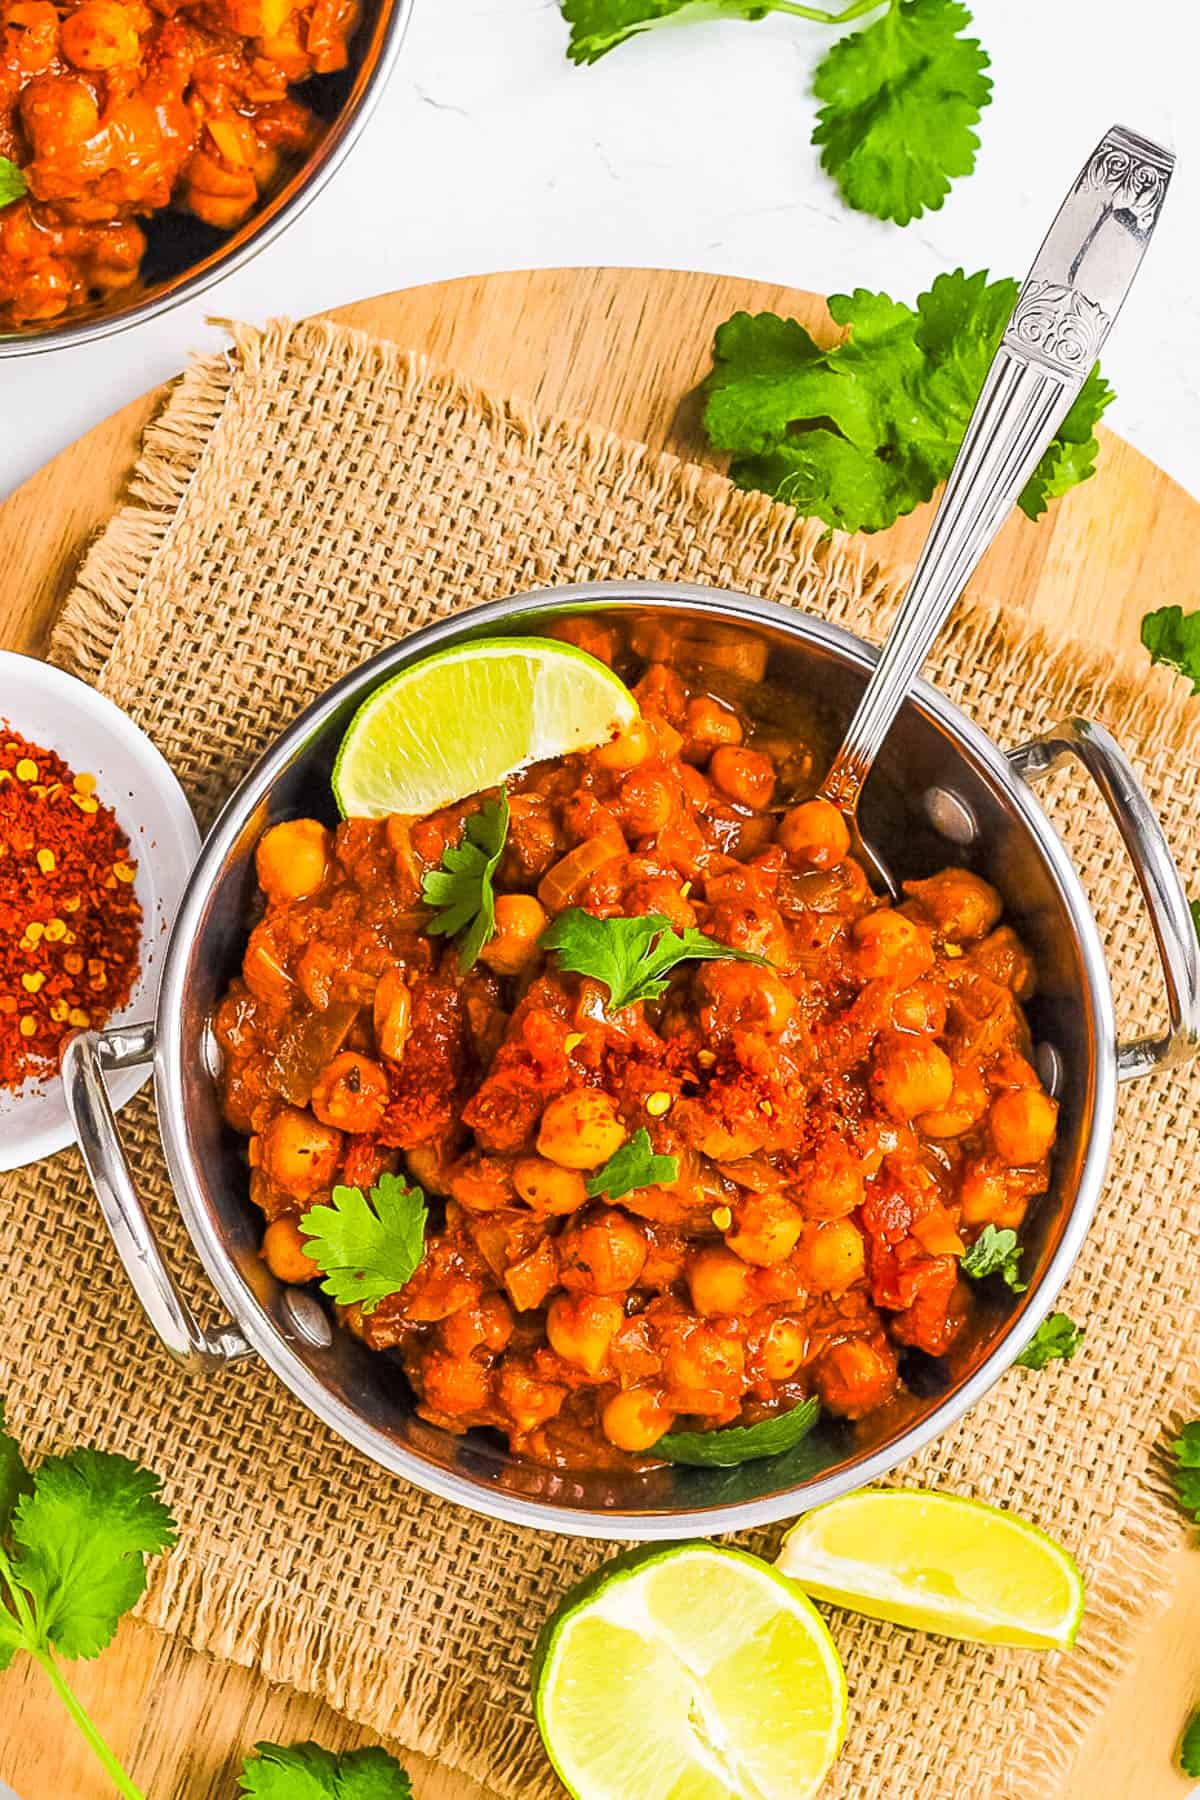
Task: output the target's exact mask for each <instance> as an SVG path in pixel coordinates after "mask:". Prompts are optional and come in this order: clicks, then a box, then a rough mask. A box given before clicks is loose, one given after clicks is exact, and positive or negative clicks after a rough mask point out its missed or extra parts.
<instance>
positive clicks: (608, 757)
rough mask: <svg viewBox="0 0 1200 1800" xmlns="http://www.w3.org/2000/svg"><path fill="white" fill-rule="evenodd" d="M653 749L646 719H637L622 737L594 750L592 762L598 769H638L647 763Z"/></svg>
mask: <svg viewBox="0 0 1200 1800" xmlns="http://www.w3.org/2000/svg"><path fill="white" fill-rule="evenodd" d="M652 748H653V740H652V737H651V733H650V728H649V726H648V725H647V723H646V721H645V719H642V718H637V719H635V720H634V721H633V723H632V724H631V725H630V726H629V727H628V729H627V730H625V731H623V732H622V733H621V735H620V737H615V738H613V739H612V740H611V742H609V743H607V744H601V745H600V748H599V749H598V750H593V751H592V761H593V763H594V764H595V765H596V767H597V768H598V769H610V770H620V769H636V768H639V767H640V766H641V764H642V763H644V762H645V760H646V758H647V757H648V756H649V754H650V752H651V749H652Z"/></svg>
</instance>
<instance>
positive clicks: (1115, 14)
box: [0, 0, 1200, 494]
mask: <svg viewBox="0 0 1200 1800" xmlns="http://www.w3.org/2000/svg"><path fill="white" fill-rule="evenodd" d="M974 13H975V21H976V28H977V31H978V34H979V36H980V37H981V38H982V39H983V41H984V43H985V44H986V46H987V48H988V50H989V51H990V53H991V56H992V62H993V71H992V72H993V76H994V79H995V83H996V95H995V99H994V102H993V104H992V106H991V107H990V108H989V109H988V111H987V112H986V113H985V115H984V119H983V125H982V137H983V149H982V152H981V155H980V158H979V163H978V166H977V168H976V172H975V174H974V176H972V177H971V178H970V179H968V180H966V181H962V182H959V183H957V184H956V185H955V188H954V191H953V193H952V196H951V198H950V200H949V201H948V202H947V204H946V206H945V207H944V209H943V210H942V211H941V212H939V213H930V214H927V215H926V216H925V217H924V218H923V219H921V220H919V221H917V222H916V223H915V224H912V225H910V226H908V227H907V228H906V229H904V230H900V229H898V228H897V227H895V226H892V225H886V224H880V223H878V222H876V221H874V220H871V219H868V218H865V217H864V216H862V215H861V214H858V213H852V212H850V211H848V210H847V209H846V208H845V207H844V206H843V205H842V204H841V202H840V200H839V198H838V195H837V193H836V190H835V189H834V188H833V187H832V186H831V185H830V183H829V182H828V181H827V180H826V178H825V177H824V176H823V175H822V173H821V171H820V168H819V167H818V163H817V157H816V153H815V152H814V150H813V149H812V147H811V145H810V143H809V141H808V140H809V136H810V132H811V128H812V118H813V112H814V105H813V102H812V101H811V99H810V98H809V95H808V92H807V89H808V81H809V75H810V72H811V69H812V66H813V64H814V62H815V61H816V60H817V58H818V57H819V55H820V54H821V51H822V46H823V45H824V44H825V43H826V42H827V41H828V38H829V32H828V29H827V28H825V27H822V26H819V25H813V24H808V23H806V22H804V21H801V20H799V19H794V18H786V17H772V18H769V19H767V20H765V21H763V22H762V23H759V24H755V25H746V24H739V23H721V24H715V25H712V24H710V25H704V26H694V27H689V28H688V29H687V30H680V31H666V32H658V33H655V34H653V35H652V36H648V37H646V38H643V39H642V40H641V41H640V42H637V43H634V44H631V45H628V46H626V47H625V48H623V49H622V50H620V51H618V52H616V53H614V54H613V55H611V56H610V57H608V58H607V59H606V60H605V61H604V62H602V63H600V64H598V65H597V66H595V67H593V68H590V69H575V68H573V67H572V66H571V65H570V64H569V63H568V62H567V60H566V58H565V56H564V53H563V52H564V44H565V28H564V26H563V24H562V20H561V17H560V15H559V10H558V6H557V4H556V0H416V9H415V15H414V17H413V21H412V25H411V28H410V31H409V35H408V40H407V43H406V46H405V49H404V52H403V55H402V60H401V63H400V66H399V68H398V70H397V72H396V74H395V76H394V78H393V80H392V83H391V86H390V87H389V89H388V91H387V93H386V94H385V95H384V97H383V99H382V101H381V103H380V106H379V109H378V110H377V112H376V114H375V117H374V118H373V119H372V121H371V123H370V125H369V126H368V128H367V130H366V132H365V134H364V136H363V137H362V138H361V139H360V141H359V143H358V144H357V146H356V147H355V149H354V151H353V152H352V154H351V156H350V158H349V160H348V162H347V163H346V164H345V165H344V166H343V168H342V169H341V170H340V171H339V173H338V174H337V175H336V176H335V177H334V179H333V181H332V182H331V184H330V185H329V186H328V187H327V188H326V189H325V191H324V193H323V194H322V195H321V196H320V198H319V199H318V200H317V201H316V203H315V204H314V205H313V206H312V207H311V208H310V209H309V210H308V212H306V213H305V214H304V216H303V217H302V218H301V219H300V220H299V221H298V222H297V223H296V224H295V225H294V226H293V227H292V228H291V229H290V230H289V231H288V232H287V233H285V235H284V236H283V237H282V238H281V239H280V240H279V241H278V242H277V243H275V244H274V245H273V246H272V247H271V248H270V249H268V250H266V251H265V252H264V253H263V254H262V255H261V256H259V257H258V258H257V259H256V260H254V261H253V262H251V263H250V264H249V265H248V266H247V267H245V268H243V269H242V270H240V271H239V272H238V273H236V274H235V275H233V276H230V277H229V278H228V279H226V280H225V281H224V282H222V283H220V284H219V285H218V286H217V287H215V288H212V289H210V290H209V292H208V293H207V294H206V295H204V296H203V297H202V298H201V299H200V300H199V301H197V302H195V303H194V304H192V305H190V306H187V307H183V308H180V309H177V310H176V311H175V312H173V313H170V314H168V315H167V316H166V317H165V318H162V319H159V320H156V321H154V322H152V323H151V324H149V325H145V326H142V327H140V328H138V329H137V330H134V331H130V332H126V333H124V334H123V335H121V336H118V337H115V338H109V339H107V340H106V341H104V342H102V343H99V344H96V345H93V346H90V347H86V348H81V349H75V350H63V351H58V352H56V353H52V354H47V355H44V356H38V357H32V358H24V359H21V360H17V361H8V362H0V494H3V493H7V492H8V491H9V490H10V489H11V488H13V487H14V486H16V485H17V483H18V482H20V481H22V480H23V479H24V478H25V476H27V475H28V474H30V473H31V472H32V471H33V470H34V469H35V468H37V467H38V466H39V465H40V464H41V463H42V462H44V461H45V460H46V459H47V458H49V457H50V456H52V455H53V454H54V453H55V452H56V451H57V450H59V449H61V448H62V447H63V446H64V445H66V444H67V443H69V442H70V441H71V440H73V439H74V438H75V437H77V436H79V435H80V434H81V433H82V432H84V431H86V430H87V429H88V427H89V426H90V425H92V424H94V423H95V422H96V421H98V420H99V419H101V418H103V417H104V416H105V415H106V414H107V413H109V412H111V411H113V410H114V408H116V407H118V406H119V405H121V404H122V403H123V402H124V401H126V400H128V399H130V398H132V397H133V396H134V395H136V394H137V393H139V392H141V391H142V390H144V389H145V388H147V387H149V386H150V385H152V384H153V383H155V382H158V381H160V380H162V379H163V378H165V377H167V376H169V375H171V374H173V373H174V372H175V371H176V370H177V369H178V368H180V367H181V365H182V364H183V362H184V361H185V359H186V357H187V355H188V353H189V351H191V350H193V349H195V348H203V347H212V346H214V345H215V344H217V343H218V342H219V341H220V340H219V334H218V333H217V332H216V331H215V330H214V329H213V328H212V327H211V326H209V325H207V324H206V315H209V314H213V313H217V314H222V315H224V316H225V317H229V316H231V315H239V316H241V317H243V318H249V319H262V318H265V317H267V316H269V315H270V314H272V313H280V312H287V313H291V314H293V315H295V314H303V313H307V312H312V311H315V310H317V309H318V308H321V307H325V306H331V305H336V304H338V303H339V302H343V301H349V300H355V299H360V298H363V297H365V296H366V295H369V294H372V293H377V292H381V291H384V290H387V289H390V288H396V287H405V286H409V285H413V284H416V283H420V282H427V281H434V280H438V279H441V278H444V277H448V276H453V275H461V274H470V273H475V272H479V271H482V270H492V269H511V268H523V267H530V266H535V265H542V266H550V265H558V264H586V263H611V264H624V265H657V266H663V267H672V268H686V269H708V270H713V271H718V272H722V273H730V274H741V275H749V276H756V277H760V278H762V279H766V280H771V281H780V282H788V283H791V284H794V285H796V286H801V287H808V288H813V289H816V290H818V291H825V292H833V291H837V290H838V289H841V288H844V287H847V286H850V287H852V286H856V285H863V286H878V287H884V288H886V289H887V290H888V291H889V292H891V293H893V294H894V295H896V296H897V297H898V298H904V299H911V298H912V297H913V295H914V294H915V293H916V292H917V291H919V289H920V288H921V287H922V286H923V285H925V284H927V283H928V281H929V280H930V279H931V278H932V276H934V275H935V274H937V273H938V271H939V270H942V269H946V268H953V267H956V266H957V265H959V264H962V265H965V266H966V267H967V268H968V269H976V268H980V267H989V268H991V269H992V270H993V271H995V272H997V273H1005V274H1021V273H1022V272H1023V271H1024V269H1025V267H1026V266H1027V264H1028V261H1029V259H1030V256H1031V254H1032V252H1033V250H1034V249H1035V248H1036V245H1037V242H1038V240H1039V238H1040V235H1041V230H1042V227H1043V225H1044V224H1045V222H1046V221H1047V218H1048V215H1049V213H1050V212H1051V211H1052V209H1053V207H1054V205H1055V203H1056V202H1057V200H1058V198H1059V196H1060V195H1061V194H1062V193H1063V192H1064V191H1065V189H1066V186H1067V184H1068V183H1069V181H1070V179H1071V177H1072V176H1073V175H1074V173H1075V171H1076V169H1077V167H1078V166H1079V164H1080V162H1081V161H1082V159H1083V156H1084V155H1085V153H1086V152H1087V150H1088V149H1089V148H1090V146H1091V145H1092V143H1093V142H1094V141H1095V140H1096V139H1097V138H1098V137H1099V136H1100V135H1101V133H1102V132H1103V130H1104V129H1105V128H1106V127H1107V126H1108V125H1109V124H1111V123H1112V122H1113V121H1114V120H1119V121H1121V122H1122V123H1124V124H1127V125H1130V126H1133V127H1134V128H1136V129H1138V130H1140V131H1143V132H1145V133H1146V134H1147V135H1149V136H1151V137H1158V138H1160V139H1162V140H1163V141H1165V142H1167V143H1169V144H1171V145H1173V147H1174V148H1175V149H1176V151H1177V152H1178V154H1179V156H1180V159H1181V164H1180V169H1179V171H1178V173H1177V176H1176V181H1175V187H1174V189H1173V192H1172V194H1171V198H1170V201H1169V204H1168V208H1167V210H1166V212H1165V213H1164V216H1163V220H1162V223H1161V224H1160V226H1159V231H1158V236H1157V239H1156V242H1155V244H1154V247H1153V249H1152V252H1151V254H1150V256H1149V257H1148V259H1147V262H1146V264H1145V267H1144V268H1143V271H1142V274H1141V276H1140V278H1139V282H1138V286H1137V289H1136V292H1135V293H1134V295H1133V297H1132V299H1131V300H1130V302H1129V305H1128V308H1127V310H1126V313H1125V315H1124V317H1123V318H1122V321H1121V324H1120V326H1119V328H1118V330H1117V332H1116V334H1115V336H1114V339H1113V341H1112V344H1111V346H1110V349H1109V351H1108V352H1107V353H1106V356H1105V367H1106V369H1107V371H1108V374H1109V375H1110V377H1111V378H1112V379H1113V381H1114V382H1115V384H1116V387H1117V390H1118V400H1117V402H1116V404H1115V405H1114V407H1113V408H1112V410H1111V412H1110V414H1109V420H1110V423H1111V424H1113V425H1114V426H1115V427H1116V429H1117V430H1119V431H1121V432H1122V433H1123V434H1124V435H1125V436H1126V437H1128V438H1130V439H1131V440H1132V441H1133V442H1134V443H1135V444H1137V445H1138V446H1139V447H1140V448H1141V449H1143V450H1144V451H1146V452H1147V454H1149V455H1150V456H1152V457H1154V458H1155V460H1156V461H1157V462H1159V463H1160V464H1162V465H1163V467H1165V468H1166V469H1168V470H1169V471H1170V472H1171V473H1172V474H1173V475H1174V476H1176V477H1177V479H1179V480H1180V481H1181V482H1183V483H1184V485H1185V486H1187V487H1189V488H1190V489H1191V490H1192V491H1193V492H1196V493H1200V430H1198V429H1197V417H1198V403H1200V281H1198V279H1197V278H1198V276H1200V253H1198V250H1197V219H1198V218H1200V101H1198V99H1197V95H1196V87H1195V78H1196V67H1197V59H1198V53H1200V23H1198V21H1200V13H1198V12H1197V10H1196V8H1195V7H1194V4H1193V0H1141V3H1140V4H1134V3H1133V0H1049V3H1047V0H974Z"/></svg>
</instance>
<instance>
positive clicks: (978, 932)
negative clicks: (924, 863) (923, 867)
mask: <svg viewBox="0 0 1200 1800" xmlns="http://www.w3.org/2000/svg"><path fill="white" fill-rule="evenodd" d="M904 891H905V893H906V894H908V895H909V897H910V898H911V899H913V900H915V901H916V902H917V904H918V905H919V906H920V908H921V910H922V912H924V913H925V914H927V916H928V917H929V918H931V919H932V920H933V923H934V925H935V926H936V928H937V930H938V931H939V932H940V934H941V936H942V937H943V938H945V939H946V940H947V942H949V943H951V944H969V943H973V942H974V941H975V939H976V938H981V937H986V936H987V934H988V932H989V931H990V930H991V929H992V927H993V925H995V924H997V923H998V922H999V919H1000V914H1001V913H1002V912H1003V910H1004V903H1003V901H1002V900H1001V898H1000V896H999V894H998V893H997V892H996V890H995V888H994V887H993V886H992V885H991V883H990V882H988V881H984V880H983V879H982V878H981V877H980V876H978V875H972V874H971V873H970V871H969V870H967V869H943V870H942V871H941V872H940V873H939V874H937V875H931V876H930V877H929V879H928V880H927V881H906V882H905V883H904Z"/></svg>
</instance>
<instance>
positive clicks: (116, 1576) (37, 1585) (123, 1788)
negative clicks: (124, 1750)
mask: <svg viewBox="0 0 1200 1800" xmlns="http://www.w3.org/2000/svg"><path fill="white" fill-rule="evenodd" d="M3 1420H4V1414H3V1407H2V1406H0V1595H2V1597H3V1602H4V1604H2V1605H0V1669H7V1668H8V1667H9V1666H10V1664H11V1663H12V1661H13V1658H14V1657H15V1656H17V1655H18V1654H19V1653H21V1652H22V1651H23V1652H24V1653H25V1654H26V1655H28V1656H31V1657H32V1658H33V1660H34V1662H36V1663H37V1664H38V1666H39V1667H40V1668H41V1669H42V1670H43V1672H44V1673H45V1675H46V1677H47V1679H48V1680H49V1682H50V1684H51V1686H52V1687H53V1688H54V1690H55V1692H56V1693H57V1695H58V1697H59V1699H60V1700H61V1701H62V1703H63V1706H64V1707H65V1708H66V1710H67V1712H68V1714H69V1715H70V1717H71V1718H72V1719H73V1720H74V1722H75V1724H76V1725H77V1726H78V1728H79V1730H80V1732H81V1733H82V1734H83V1736H84V1738H85V1739H86V1740H87V1742H88V1744H89V1745H90V1746H91V1749H92V1750H93V1752H94V1753H95V1755H96V1757H97V1759H98V1760H99V1762H100V1763H101V1764H102V1766H103V1768H104V1770H105V1773H106V1774H107V1775H108V1777H109V1779H110V1781H111V1782H112V1784H113V1786H114V1787H115V1788H116V1790H117V1792H118V1793H119V1794H123V1795H124V1796H125V1797H126V1800H143V1796H142V1794H141V1792H140V1790H139V1789H138V1788H136V1787H135V1786H134V1785H133V1782H132V1781H131V1780H130V1779H129V1777H128V1775H126V1773H125V1771H124V1769H122V1767H121V1765H120V1763H119V1762H118V1761H117V1759H116V1757H115V1756H114V1755H113V1753H112V1751H111V1750H110V1749H109V1747H108V1745H107V1744H106V1743H105V1742H104V1739H103V1738H102V1737H101V1736H100V1733H99V1731H98V1730H97V1728H96V1726H95V1725H94V1724H93V1722H92V1720H91V1719H90V1717H89V1716H88V1714H87V1713H86V1712H85V1710H84V1708H83V1706H82V1705H81V1704H80V1702H79V1700H78V1699H76V1697H75V1695H74V1693H73V1692H72V1691H71V1688H70V1686H69V1684H68V1682H67V1679H66V1676H65V1675H64V1674H63V1671H62V1669H61V1667H60V1666H59V1662H58V1658H59V1657H66V1658H68V1659H69V1660H73V1659H75V1658H77V1657H89V1658H90V1657H94V1656H98V1655H99V1654H100V1652H101V1651H102V1650H104V1649H105V1648H107V1646H108V1645H109V1644H110V1643H111V1642H112V1640H113V1637H114V1636H115V1635H116V1630H117V1626H118V1624H119V1623H120V1621H121V1619H122V1617H123V1616H124V1614H125V1613H127V1612H128V1611H129V1609H130V1607H131V1606H133V1605H134V1603H135V1602H136V1601H137V1600H138V1599H140V1597H141V1595H142V1594H143V1593H144V1591H145V1587H146V1565H145V1558H146V1557H147V1556H157V1555H159V1554H160V1553H161V1552H162V1551H164V1550H169V1549H170V1548H171V1546H172V1545H173V1544H174V1543H175V1539H176V1532H175V1521H174V1520H173V1519H172V1517H171V1514H170V1512H169V1511H168V1509H167V1507H166V1505H165V1504H164V1503H163V1501H162V1500H161V1498H160V1497H159V1480H158V1477H157V1476H156V1475H152V1474H151V1473H150V1471H149V1470H148V1469H142V1468H139V1467H138V1465H137V1463H135V1462H131V1461H130V1460H129V1458H128V1457H125V1456H116V1455H113V1454H111V1453H109V1452H107V1451H104V1450H95V1449H87V1448H84V1449H79V1450H71V1451H68V1452H67V1454H66V1455H65V1456H48V1457H46V1458H45V1459H44V1461H43V1462H41V1463H40V1464H39V1465H38V1467H37V1468H36V1469H35V1470H33V1471H32V1472H30V1471H29V1470H28V1469H27V1468H26V1466H25V1463H24V1461H23V1459H22V1456H21V1452H20V1448H19V1446H18V1445H17V1442H16V1439H15V1438H13V1437H12V1436H11V1435H10V1434H9V1432H8V1431H7V1430H5V1429H4V1422H3Z"/></svg>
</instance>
